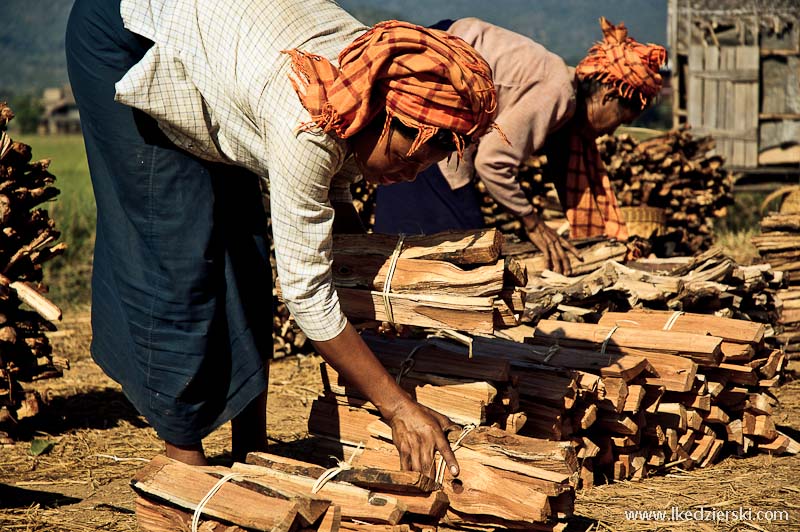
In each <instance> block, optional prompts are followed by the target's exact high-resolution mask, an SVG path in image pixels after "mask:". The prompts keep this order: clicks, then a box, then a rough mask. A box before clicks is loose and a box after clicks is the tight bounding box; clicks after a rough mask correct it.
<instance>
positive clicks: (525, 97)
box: [375, 18, 666, 274]
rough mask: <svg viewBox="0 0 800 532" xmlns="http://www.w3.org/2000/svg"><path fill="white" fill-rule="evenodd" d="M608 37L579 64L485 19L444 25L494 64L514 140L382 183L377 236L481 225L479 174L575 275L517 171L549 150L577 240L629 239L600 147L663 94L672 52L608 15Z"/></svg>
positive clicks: (490, 140)
mask: <svg viewBox="0 0 800 532" xmlns="http://www.w3.org/2000/svg"><path fill="white" fill-rule="evenodd" d="M600 26H601V28H602V30H603V40H602V41H600V42H598V43H597V44H595V45H594V46H592V47H591V49H590V50H589V52H588V54H587V56H586V57H585V58H584V59H583V60H582V61H581V62H580V63H579V64H578V66H577V68H574V69H573V68H570V67H568V66H567V65H566V64H565V63H564V61H563V60H562V59H561V58H560V57H559V56H557V55H556V54H554V53H552V52H550V51H548V50H546V49H545V48H544V47H543V46H542V45H540V44H538V43H536V42H534V41H532V40H531V39H529V38H527V37H524V36H522V35H519V34H517V33H514V32H511V31H509V30H506V29H503V28H500V27H498V26H495V25H493V24H490V23H488V22H484V21H482V20H479V19H477V18H465V19H460V20H457V21H455V22H453V21H442V22H440V23H439V24H437V25H436V26H434V27H439V28H442V29H445V30H446V31H447V32H449V33H451V34H453V35H457V36H459V37H461V38H462V39H464V40H465V41H467V42H468V43H470V44H471V45H472V46H474V47H475V49H476V50H478V52H479V53H480V54H481V55H482V56H483V57H484V58H485V59H486V61H487V62H488V63H489V65H490V66H491V67H492V76H493V79H494V82H495V86H496V87H497V103H498V111H497V119H496V121H497V124H498V125H499V126H500V128H502V130H503V132H504V133H505V135H506V136H507V137H508V141H509V142H505V141H504V140H503V139H501V138H499V137H496V136H490V137H486V138H485V139H483V140H481V142H480V143H479V144H477V145H476V146H473V147H472V148H471V149H470V150H468V152H467V155H466V156H465V157H464V160H455V159H449V160H444V161H442V162H440V163H439V164H438V165H434V166H432V167H431V168H429V169H428V170H426V171H425V172H423V173H422V174H420V175H419V176H418V177H417V179H416V181H414V182H413V183H403V184H400V185H398V186H397V187H393V189H391V190H390V189H388V188H384V187H378V192H377V204H376V211H375V231H376V232H380V233H392V234H396V233H408V234H415V233H426V234H429V233H435V232H438V231H444V230H448V229H475V228H479V227H483V225H484V224H483V219H482V216H481V212H480V198H479V197H478V194H477V191H476V190H475V187H474V186H473V183H472V180H473V178H474V177H475V176H477V177H478V178H479V179H480V180H481V181H482V182H483V183H484V185H485V186H486V189H487V191H488V192H489V194H491V196H492V197H493V198H494V199H495V200H496V201H497V202H498V203H499V204H500V205H501V206H502V207H504V208H505V209H507V210H508V211H509V212H511V213H513V214H515V215H516V216H517V217H518V218H519V219H520V220H521V221H522V224H523V226H524V228H525V232H526V234H527V235H528V238H529V239H530V241H531V242H532V243H533V244H534V245H535V246H536V247H537V248H539V250H541V251H542V253H544V255H545V257H546V258H547V259H548V261H549V264H550V266H551V268H552V269H553V270H554V271H556V272H559V273H565V274H570V273H571V266H570V260H569V257H568V254H574V255H576V256H577V254H578V252H577V250H576V249H575V248H574V247H573V246H572V244H570V243H569V241H568V240H566V239H565V238H562V237H561V236H559V235H558V234H557V233H556V232H555V231H554V230H553V229H551V228H550V227H548V226H547V225H546V224H545V223H544V221H543V220H542V219H541V218H540V217H539V215H538V214H537V213H536V211H535V209H534V207H533V205H531V203H530V202H529V201H528V199H527V198H526V197H525V194H524V193H523V191H522V188H521V186H520V184H519V182H518V181H517V173H518V169H519V166H520V165H521V164H522V163H523V162H524V161H525V160H526V159H527V158H528V157H530V156H531V155H532V154H534V153H537V152H538V153H542V152H543V153H545V154H546V155H547V160H548V168H549V178H550V179H551V180H552V181H553V183H554V185H555V188H556V190H557V192H558V195H559V199H560V201H561V204H562V207H563V208H564V210H565V212H566V216H567V220H568V221H569V225H570V233H569V236H570V237H571V238H581V237H588V236H595V235H601V234H605V235H607V236H608V237H611V238H617V239H626V238H627V237H628V233H627V230H626V228H625V223H624V221H623V220H622V218H621V216H620V211H619V208H618V205H617V201H616V198H615V197H614V193H613V191H612V189H611V186H610V183H609V180H608V176H607V175H606V172H605V170H604V167H603V165H602V162H601V160H600V157H599V153H598V151H597V146H596V144H595V139H596V138H597V137H598V136H601V135H604V134H607V133H611V132H613V131H614V130H615V129H616V128H617V127H618V126H619V125H621V124H625V123H629V122H631V121H633V120H635V119H636V118H637V117H638V116H639V114H641V112H642V111H643V110H644V109H645V108H646V107H647V106H648V105H650V104H651V103H652V102H653V99H654V98H655V97H656V95H657V94H658V93H659V91H660V89H661V82H662V80H661V76H660V74H659V69H660V68H661V66H662V65H663V64H664V63H665V62H666V50H665V49H664V48H663V47H662V46H659V45H656V44H640V43H638V42H636V41H635V40H633V39H632V38H630V37H629V36H628V31H627V29H626V28H625V26H624V24H619V25H618V26H615V25H613V24H611V23H610V22H608V21H607V20H606V19H605V18H601V19H600Z"/></svg>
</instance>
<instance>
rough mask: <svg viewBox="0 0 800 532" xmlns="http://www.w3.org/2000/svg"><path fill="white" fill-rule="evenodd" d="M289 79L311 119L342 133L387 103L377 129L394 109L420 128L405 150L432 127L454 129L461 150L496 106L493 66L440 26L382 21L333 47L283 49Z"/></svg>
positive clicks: (359, 126)
mask: <svg viewBox="0 0 800 532" xmlns="http://www.w3.org/2000/svg"><path fill="white" fill-rule="evenodd" d="M284 53H286V54H288V55H289V56H290V57H291V58H292V68H293V72H294V76H295V77H292V84H293V86H294V89H295V91H296V92H297V95H298V96H299V97H300V100H301V101H302V103H303V106H304V107H305V108H306V110H308V112H309V113H310V114H311V122H310V123H308V124H304V125H303V127H305V128H307V129H310V128H312V127H318V128H320V129H321V130H322V131H324V132H330V131H333V132H334V133H335V134H336V135H337V136H339V137H340V138H348V137H350V136H352V135H353V134H354V133H356V132H358V131H359V130H361V129H362V128H364V127H365V126H366V125H367V124H369V123H370V121H371V120H372V119H373V118H375V116H377V115H378V114H379V113H380V112H381V111H384V110H385V111H386V115H387V117H386V123H385V125H384V130H383V133H384V134H385V133H386V131H388V127H389V123H390V121H391V119H392V118H393V117H396V118H397V119H398V120H400V122H402V123H403V124H405V125H406V126H409V127H413V128H416V129H417V130H418V131H419V133H418V135H417V138H416V139H415V140H414V144H413V145H412V146H411V149H410V151H409V155H410V154H412V153H414V151H416V150H417V148H419V147H420V146H421V145H422V144H423V143H425V142H426V141H427V140H429V139H430V138H431V137H433V136H434V135H435V134H436V133H437V132H438V131H439V129H440V128H441V129H446V130H450V131H452V132H453V137H454V138H453V140H454V143H455V145H456V147H457V150H458V153H459V156H461V154H462V151H463V146H464V139H465V138H469V139H471V140H476V139H477V138H478V137H480V136H481V135H483V134H484V133H486V132H487V131H488V130H489V129H491V128H493V127H496V126H494V124H493V120H494V115H495V110H496V107H497V102H496V98H497V96H496V93H495V89H494V84H493V83H492V71H491V68H490V67H489V65H488V64H487V63H486V61H484V59H483V58H482V57H481V56H480V55H478V53H477V52H476V51H475V49H474V48H472V47H471V46H470V45H469V44H467V43H466V42H464V41H463V40H462V39H461V38H459V37H456V36H454V35H450V34H448V33H446V32H444V31H439V30H434V29H428V28H424V27H422V26H416V25H414V24H409V23H407V22H400V21H396V20H390V21H386V22H381V23H379V24H377V25H375V26H374V27H372V28H371V29H370V30H369V31H367V32H366V33H364V34H363V35H361V36H360V37H358V38H357V39H356V40H355V41H353V42H352V43H351V44H350V45H349V46H347V48H345V49H344V50H342V52H341V53H340V54H339V67H338V68H337V67H336V66H334V65H333V64H331V63H330V61H328V60H327V59H325V58H324V57H320V56H318V55H314V54H310V53H307V52H304V51H302V50H297V49H293V50H286V51H284Z"/></svg>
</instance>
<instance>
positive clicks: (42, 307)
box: [10, 281, 61, 321]
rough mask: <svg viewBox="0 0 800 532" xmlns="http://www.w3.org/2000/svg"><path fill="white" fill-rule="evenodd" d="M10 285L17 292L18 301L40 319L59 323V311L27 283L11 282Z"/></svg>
mask: <svg viewBox="0 0 800 532" xmlns="http://www.w3.org/2000/svg"><path fill="white" fill-rule="evenodd" d="M10 285H11V288H13V289H14V290H15V291H16V292H17V296H18V297H19V299H20V300H21V301H22V302H23V303H25V304H27V305H28V306H30V307H31V308H32V309H33V310H35V311H36V312H37V313H38V314H39V315H40V316H41V317H43V318H44V319H46V320H48V321H59V320H60V319H61V309H60V308H58V307H57V306H56V305H55V304H53V303H52V302H51V301H50V300H49V299H47V298H46V297H44V296H43V295H42V294H40V293H39V291H37V290H36V289H35V288H33V287H32V286H31V285H30V284H29V283H26V282H24V281H13V282H11V283H10Z"/></svg>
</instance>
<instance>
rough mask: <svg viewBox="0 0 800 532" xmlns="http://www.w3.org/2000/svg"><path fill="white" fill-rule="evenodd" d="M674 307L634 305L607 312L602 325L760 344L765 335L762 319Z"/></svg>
mask: <svg viewBox="0 0 800 532" xmlns="http://www.w3.org/2000/svg"><path fill="white" fill-rule="evenodd" d="M674 315H675V313H674V312H671V311H658V310H642V309H632V310H630V311H628V312H606V313H605V314H603V317H602V318H600V321H599V322H598V324H599V325H605V326H607V327H613V326H614V325H619V326H620V327H638V328H642V329H654V330H664V328H665V326H667V325H668V324H669V325H670V328H669V331H673V332H684V333H692V334H708V335H710V336H718V337H720V338H722V339H723V340H727V341H730V342H735V343H749V344H758V343H760V342H761V341H762V340H763V339H764V330H765V326H764V324H763V323H755V322H752V321H745V320H735V319H731V318H719V317H717V316H712V315H706V314H695V313H684V312H681V313H679V314H677V317H676V318H675V319H672V317H673V316H674Z"/></svg>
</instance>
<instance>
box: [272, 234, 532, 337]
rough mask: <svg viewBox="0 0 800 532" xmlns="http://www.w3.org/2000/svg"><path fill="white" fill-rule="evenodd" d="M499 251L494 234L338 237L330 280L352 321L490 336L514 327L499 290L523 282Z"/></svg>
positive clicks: (518, 269)
mask: <svg viewBox="0 0 800 532" xmlns="http://www.w3.org/2000/svg"><path fill="white" fill-rule="evenodd" d="M501 248H502V235H501V234H500V233H499V232H498V231H496V230H494V229H487V230H479V231H452V232H443V233H437V234H435V235H429V236H409V237H394V236H389V235H381V234H356V235H335V236H334V239H333V281H334V284H335V285H336V289H337V290H336V291H337V293H338V296H339V302H340V304H341V307H342V310H343V311H344V313H345V314H346V315H347V316H348V317H349V318H350V319H353V320H368V321H378V322H394V323H399V324H404V325H414V326H418V327H428V328H437V329H451V330H459V331H464V332H470V333H491V332H493V330H494V328H495V326H505V325H509V326H513V325H516V324H517V316H514V315H513V313H511V311H510V309H509V304H508V303H507V302H506V301H504V299H503V297H502V296H503V294H504V292H505V291H504V286H505V285H509V286H510V287H511V288H510V290H511V292H513V287H514V286H517V287H519V286H524V284H525V282H526V281H527V277H526V274H525V270H524V268H522V267H521V266H520V265H519V264H517V263H516V262H515V261H513V260H510V259H509V260H506V259H503V258H501ZM278 293H279V294H280V287H278Z"/></svg>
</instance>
